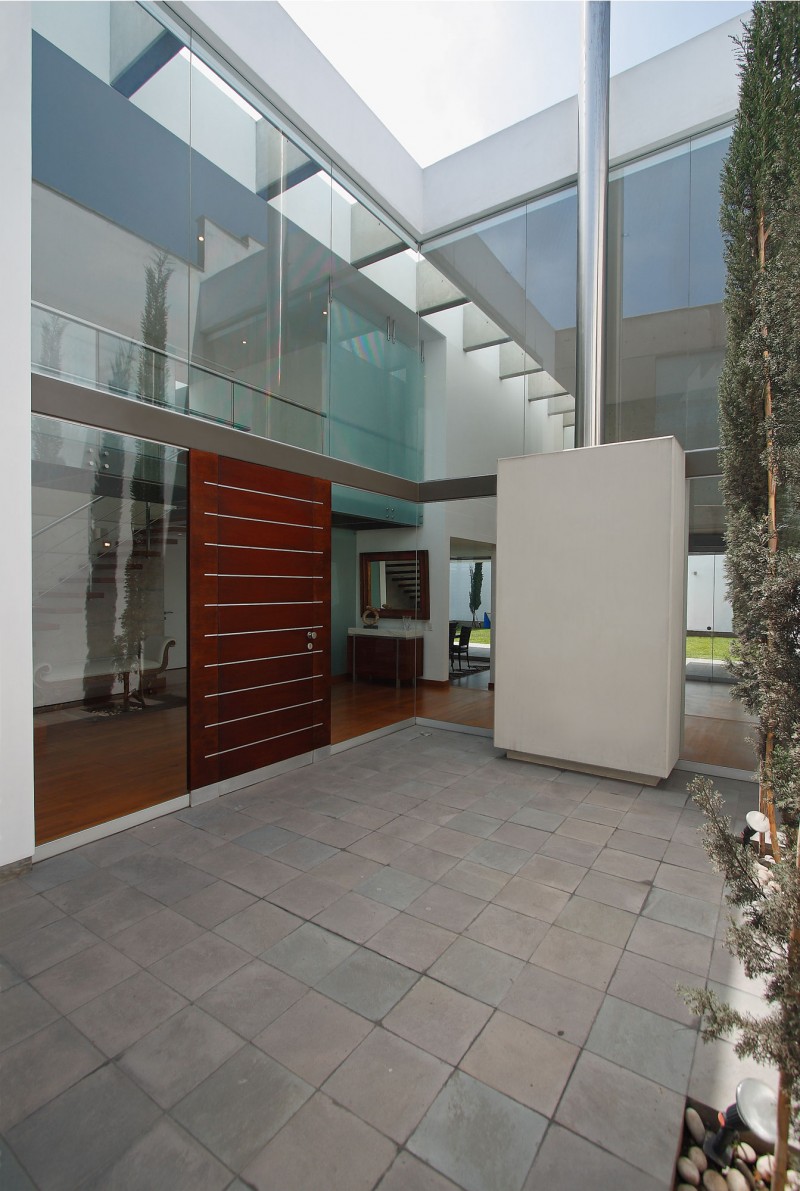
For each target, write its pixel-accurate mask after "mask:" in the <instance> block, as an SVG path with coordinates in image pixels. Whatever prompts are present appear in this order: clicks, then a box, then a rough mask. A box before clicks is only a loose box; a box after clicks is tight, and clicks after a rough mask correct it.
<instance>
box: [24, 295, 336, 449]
mask: <svg viewBox="0 0 800 1191" xmlns="http://www.w3.org/2000/svg"><path fill="white" fill-rule="evenodd" d="M31 367H32V369H33V371H35V372H41V373H43V374H45V375H48V376H57V377H61V378H62V379H64V380H69V381H74V382H76V383H78V384H82V385H88V386H89V387H91V388H93V389H98V390H100V391H102V392H105V393H113V394H116V395H117V396H119V397H128V398H131V399H133V400H135V401H142V402H145V403H146V404H149V405H158V406H161V407H163V408H165V409H172V410H175V411H176V412H178V413H181V414H188V415H189V416H191V417H196V418H204V419H207V420H209V421H212V422H217V423H219V424H220V425H222V426H230V427H232V428H233V429H234V430H242V431H244V432H246V433H249V434H256V435H258V436H259V437H261V438H270V439H273V440H274V441H277V442H283V443H287V444H288V445H290V446H296V447H301V448H303V449H304V450H307V451H316V452H317V453H322V452H323V451H324V450H325V443H326V433H325V425H326V420H327V414H326V413H324V412H319V411H316V410H311V409H307V408H306V407H304V406H301V405H298V404H296V403H295V402H292V401H289V400H287V399H286V398H284V397H276V396H275V395H274V394H272V393H269V392H267V391H266V390H263V389H258V388H256V387H254V386H252V385H248V384H245V383H243V382H242V381H239V380H236V379H235V378H234V377H231V376H225V375H223V374H222V373H219V372H215V371H213V370H212V369H209V368H204V367H202V366H200V365H198V364H195V363H189V361H187V360H186V359H185V358H182V357H181V356H180V355H178V354H177V353H174V352H169V351H161V350H159V349H158V348H154V347H150V346H148V345H147V344H145V343H141V342H139V341H136V340H133V339H127V338H126V337H125V336H122V335H118V334H114V333H112V332H109V331H105V330H103V329H102V328H101V327H97V326H93V325H92V324H91V323H88V322H86V321H84V320H83V319H79V318H75V317H74V316H72V315H68V314H64V313H63V312H62V311H59V310H54V309H52V308H51V307H47V306H42V305H40V304H37V303H34V304H33V305H32V307H31Z"/></svg>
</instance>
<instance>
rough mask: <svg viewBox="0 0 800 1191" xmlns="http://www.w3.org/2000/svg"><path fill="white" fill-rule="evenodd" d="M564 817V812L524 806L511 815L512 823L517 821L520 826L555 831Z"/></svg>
mask: <svg viewBox="0 0 800 1191" xmlns="http://www.w3.org/2000/svg"><path fill="white" fill-rule="evenodd" d="M565 818H566V814H559V813H558V812H557V811H547V810H543V809H542V808H541V807H538V806H535V805H531V806H524V807H522V808H521V810H518V811H517V812H516V813H515V814H513V815H512V816H511V822H512V823H519V825H520V826H521V827H534V828H536V829H537V830H539V831H555V829H556V828H557V827H560V826H561V824H562V823H563V822H564V819H565Z"/></svg>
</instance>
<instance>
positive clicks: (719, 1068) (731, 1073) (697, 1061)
mask: <svg viewBox="0 0 800 1191" xmlns="http://www.w3.org/2000/svg"><path fill="white" fill-rule="evenodd" d="M742 1079H759V1080H761V1082H762V1083H766V1084H767V1086H768V1087H770V1088H772V1090H773V1091H777V1087H778V1076H777V1072H776V1070H775V1068H774V1067H762V1066H761V1065H760V1064H759V1063H756V1062H755V1061H754V1060H753V1059H750V1058H743V1059H742V1058H739V1056H738V1055H737V1054H736V1052H735V1051H734V1049H733V1046H732V1045H731V1044H730V1043H729V1042H723V1041H718V1042H708V1043H704V1042H702V1041H701V1040H700V1039H699V1038H698V1040H697V1046H696V1048H695V1056H694V1063H693V1064H692V1073H691V1076H690V1078H689V1089H688V1094H689V1095H690V1096H691V1097H692V1098H693V1099H695V1100H699V1101H701V1103H703V1104H713V1105H717V1104H720V1105H722V1104H725V1103H726V1101H728V1102H730V1096H731V1088H734V1089H735V1088H736V1086H737V1084H738V1083H739V1081H740V1080H742Z"/></svg>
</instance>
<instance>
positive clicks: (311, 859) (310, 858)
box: [270, 838, 337, 872]
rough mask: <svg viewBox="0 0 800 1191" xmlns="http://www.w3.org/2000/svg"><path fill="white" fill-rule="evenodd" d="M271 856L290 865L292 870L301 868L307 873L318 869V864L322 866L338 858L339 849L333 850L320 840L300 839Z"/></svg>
mask: <svg viewBox="0 0 800 1191" xmlns="http://www.w3.org/2000/svg"><path fill="white" fill-rule="evenodd" d="M270 855H271V856H272V857H273V859H274V860H277V861H279V863H281V864H289V865H291V867H292V868H299V869H301V870H302V871H303V872H307V871H308V870H309V869H312V868H316V867H317V865H318V864H322V862H323V860H329V859H330V858H331V856H336V855H337V849H336V848H332V847H331V846H330V845H329V844H323V843H320V842H319V840H313V839H306V838H300V839H296V840H293V841H292V843H290V844H284V846H283V847H282V848H278V849H277V850H276V851H274V852H271V853H270Z"/></svg>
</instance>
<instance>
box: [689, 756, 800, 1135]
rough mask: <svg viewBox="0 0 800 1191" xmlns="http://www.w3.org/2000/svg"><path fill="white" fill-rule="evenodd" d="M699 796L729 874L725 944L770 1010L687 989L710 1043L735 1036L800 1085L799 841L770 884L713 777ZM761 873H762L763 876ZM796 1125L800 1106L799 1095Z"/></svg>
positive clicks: (696, 790)
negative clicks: (794, 935) (752, 1009)
mask: <svg viewBox="0 0 800 1191" xmlns="http://www.w3.org/2000/svg"><path fill="white" fill-rule="evenodd" d="M691 789H692V791H693V794H694V802H695V804H696V805H697V806H698V807H699V809H700V810H702V811H703V814H704V816H705V826H704V827H703V844H704V847H705V848H706V851H707V852H708V854H709V856H710V857H711V859H712V862H713V864H714V867H715V868H716V869H718V870H719V871H720V872H723V873H724V874H725V879H726V882H727V890H726V900H727V902H728V904H729V905H730V906H732V907H733V908H734V914H733V915H732V924H731V927H730V929H729V931H728V935H727V938H726V944H727V947H728V950H729V951H731V952H732V954H733V955H735V956H736V957H737V958H738V959H740V960H741V962H742V964H743V966H744V970H745V974H746V975H747V976H748V977H749V978H751V979H755V978H763V979H764V981H765V1000H766V1002H767V1005H768V1006H769V1010H768V1012H767V1013H765V1014H764V1015H763V1016H761V1015H759V1016H755V1015H753V1014H751V1013H744V1012H740V1011H739V1010H737V1009H733V1008H732V1007H731V1006H730V1005H727V1004H726V1003H725V1002H724V1001H722V1000H721V999H720V998H719V997H718V996H717V995H716V994H715V993H714V992H712V991H710V990H709V989H682V990H681V991H682V993H683V995H684V998H685V1000H686V1002H687V1004H688V1005H689V1007H690V1008H691V1009H692V1011H693V1012H694V1013H697V1014H702V1015H703V1025H702V1031H701V1033H702V1036H703V1039H704V1040H705V1041H710V1040H712V1039H716V1038H725V1037H729V1036H731V1035H734V1036H735V1044H734V1049H735V1050H736V1053H737V1054H738V1055H740V1056H742V1057H745V1056H748V1057H750V1058H753V1059H755V1060H756V1062H758V1063H762V1064H766V1065H771V1066H775V1067H777V1068H778V1069H779V1070H781V1071H782V1072H784V1074H785V1075H786V1076H788V1078H789V1081H790V1083H791V1084H792V1085H793V1086H795V1087H797V1086H800V964H798V962H797V957H796V956H795V955H794V954H793V948H792V947H791V946H790V935H791V931H792V927H793V925H795V920H796V913H797V909H796V908H797V899H798V895H800V876H799V874H798V870H797V867H796V865H795V861H794V849H793V847H791V844H793V843H794V839H793V838H792V832H791V831H790V832H789V836H790V838H789V841H788V842H789V844H790V847H789V848H787V850H786V853H785V854H784V858H783V859H782V860H781V861H780V863H778V864H774V865H772V866H771V868H770V871H769V874H768V876H769V879H768V881H767V883H766V884H765V883H764V882H763V881H762V880H760V879H759V875H758V870H759V866H758V863H757V860H756V856H755V853H754V851H753V849H752V848H744V847H742V845H741V843H740V842H739V840H738V838H737V837H736V836H734V835H733V834H732V833H731V824H730V819H728V818H726V816H725V815H724V813H723V801H722V798H721V797H720V795H719V794H718V793H717V792H716V791H715V790H714V789H713V786H712V782H711V780H710V779H709V778H697V779H695V781H694V782H693V783H692V787H691ZM762 875H763V874H762ZM793 1108H794V1119H795V1124H796V1125H797V1124H800V1111H798V1105H797V1102H796V1100H795V1102H794V1105H793Z"/></svg>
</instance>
